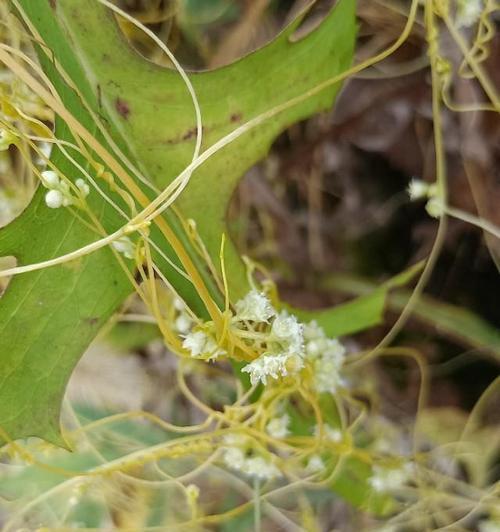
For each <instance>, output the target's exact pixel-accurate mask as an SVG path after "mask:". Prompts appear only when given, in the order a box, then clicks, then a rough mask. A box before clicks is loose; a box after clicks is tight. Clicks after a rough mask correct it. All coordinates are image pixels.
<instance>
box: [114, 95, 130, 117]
mask: <svg viewBox="0 0 500 532" xmlns="http://www.w3.org/2000/svg"><path fill="white" fill-rule="evenodd" d="M115 108H116V110H117V112H118V114H119V115H120V116H121V117H122V118H124V119H125V120H127V119H128V117H129V115H130V107H129V105H128V103H127V102H126V101H125V100H122V99H121V98H117V99H116V100H115Z"/></svg>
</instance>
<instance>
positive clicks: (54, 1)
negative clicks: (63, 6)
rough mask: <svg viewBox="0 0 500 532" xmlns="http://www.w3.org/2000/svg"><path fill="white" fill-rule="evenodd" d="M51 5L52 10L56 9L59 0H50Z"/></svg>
mask: <svg viewBox="0 0 500 532" xmlns="http://www.w3.org/2000/svg"><path fill="white" fill-rule="evenodd" d="M49 5H50V7H51V8H52V9H55V8H56V5H57V0H49Z"/></svg>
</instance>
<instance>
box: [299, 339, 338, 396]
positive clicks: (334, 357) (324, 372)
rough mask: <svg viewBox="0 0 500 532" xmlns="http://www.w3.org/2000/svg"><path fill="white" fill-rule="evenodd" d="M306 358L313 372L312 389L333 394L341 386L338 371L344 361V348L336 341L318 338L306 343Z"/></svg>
mask: <svg viewBox="0 0 500 532" xmlns="http://www.w3.org/2000/svg"><path fill="white" fill-rule="evenodd" d="M306 356H307V358H308V359H309V360H310V361H311V364H312V367H313V371H314V388H315V389H316V391H318V392H320V393H323V392H329V393H335V391H336V390H337V388H338V387H339V386H341V385H342V384H343V379H342V377H341V375H340V370H341V368H342V365H343V364H344V361H345V347H344V346H343V345H342V344H341V343H340V342H339V341H338V340H336V339H330V338H318V339H316V340H310V341H308V342H306Z"/></svg>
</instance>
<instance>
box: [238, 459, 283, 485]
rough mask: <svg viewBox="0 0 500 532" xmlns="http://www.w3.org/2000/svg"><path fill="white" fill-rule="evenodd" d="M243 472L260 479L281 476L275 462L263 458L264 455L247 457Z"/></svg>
mask: <svg viewBox="0 0 500 532" xmlns="http://www.w3.org/2000/svg"><path fill="white" fill-rule="evenodd" d="M243 472H244V473H246V474H247V475H249V476H251V477H256V478H258V479H260V480H272V479H273V478H278V477H281V472H280V470H279V469H278V468H277V467H276V466H275V465H274V464H273V463H271V462H268V461H267V460H265V459H264V458H262V456H254V457H252V458H247V459H246V461H245V464H244V467H243Z"/></svg>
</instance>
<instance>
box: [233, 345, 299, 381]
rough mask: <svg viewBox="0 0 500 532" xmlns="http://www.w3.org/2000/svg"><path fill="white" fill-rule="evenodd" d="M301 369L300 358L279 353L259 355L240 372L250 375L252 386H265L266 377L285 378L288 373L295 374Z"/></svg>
mask: <svg viewBox="0 0 500 532" xmlns="http://www.w3.org/2000/svg"><path fill="white" fill-rule="evenodd" d="M302 367H303V362H302V359H300V357H298V356H296V355H293V354H287V353H281V354H279V355H261V356H260V357H259V358H257V359H255V360H253V361H252V362H250V363H249V364H247V365H246V366H245V367H244V368H243V369H242V370H241V371H243V372H245V373H248V374H249V375H250V382H251V383H252V385H254V384H257V383H258V382H262V384H267V377H272V378H273V379H278V378H279V377H286V376H287V375H288V374H289V373H296V372H297V371H298V370H299V369H301V368H302Z"/></svg>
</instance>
